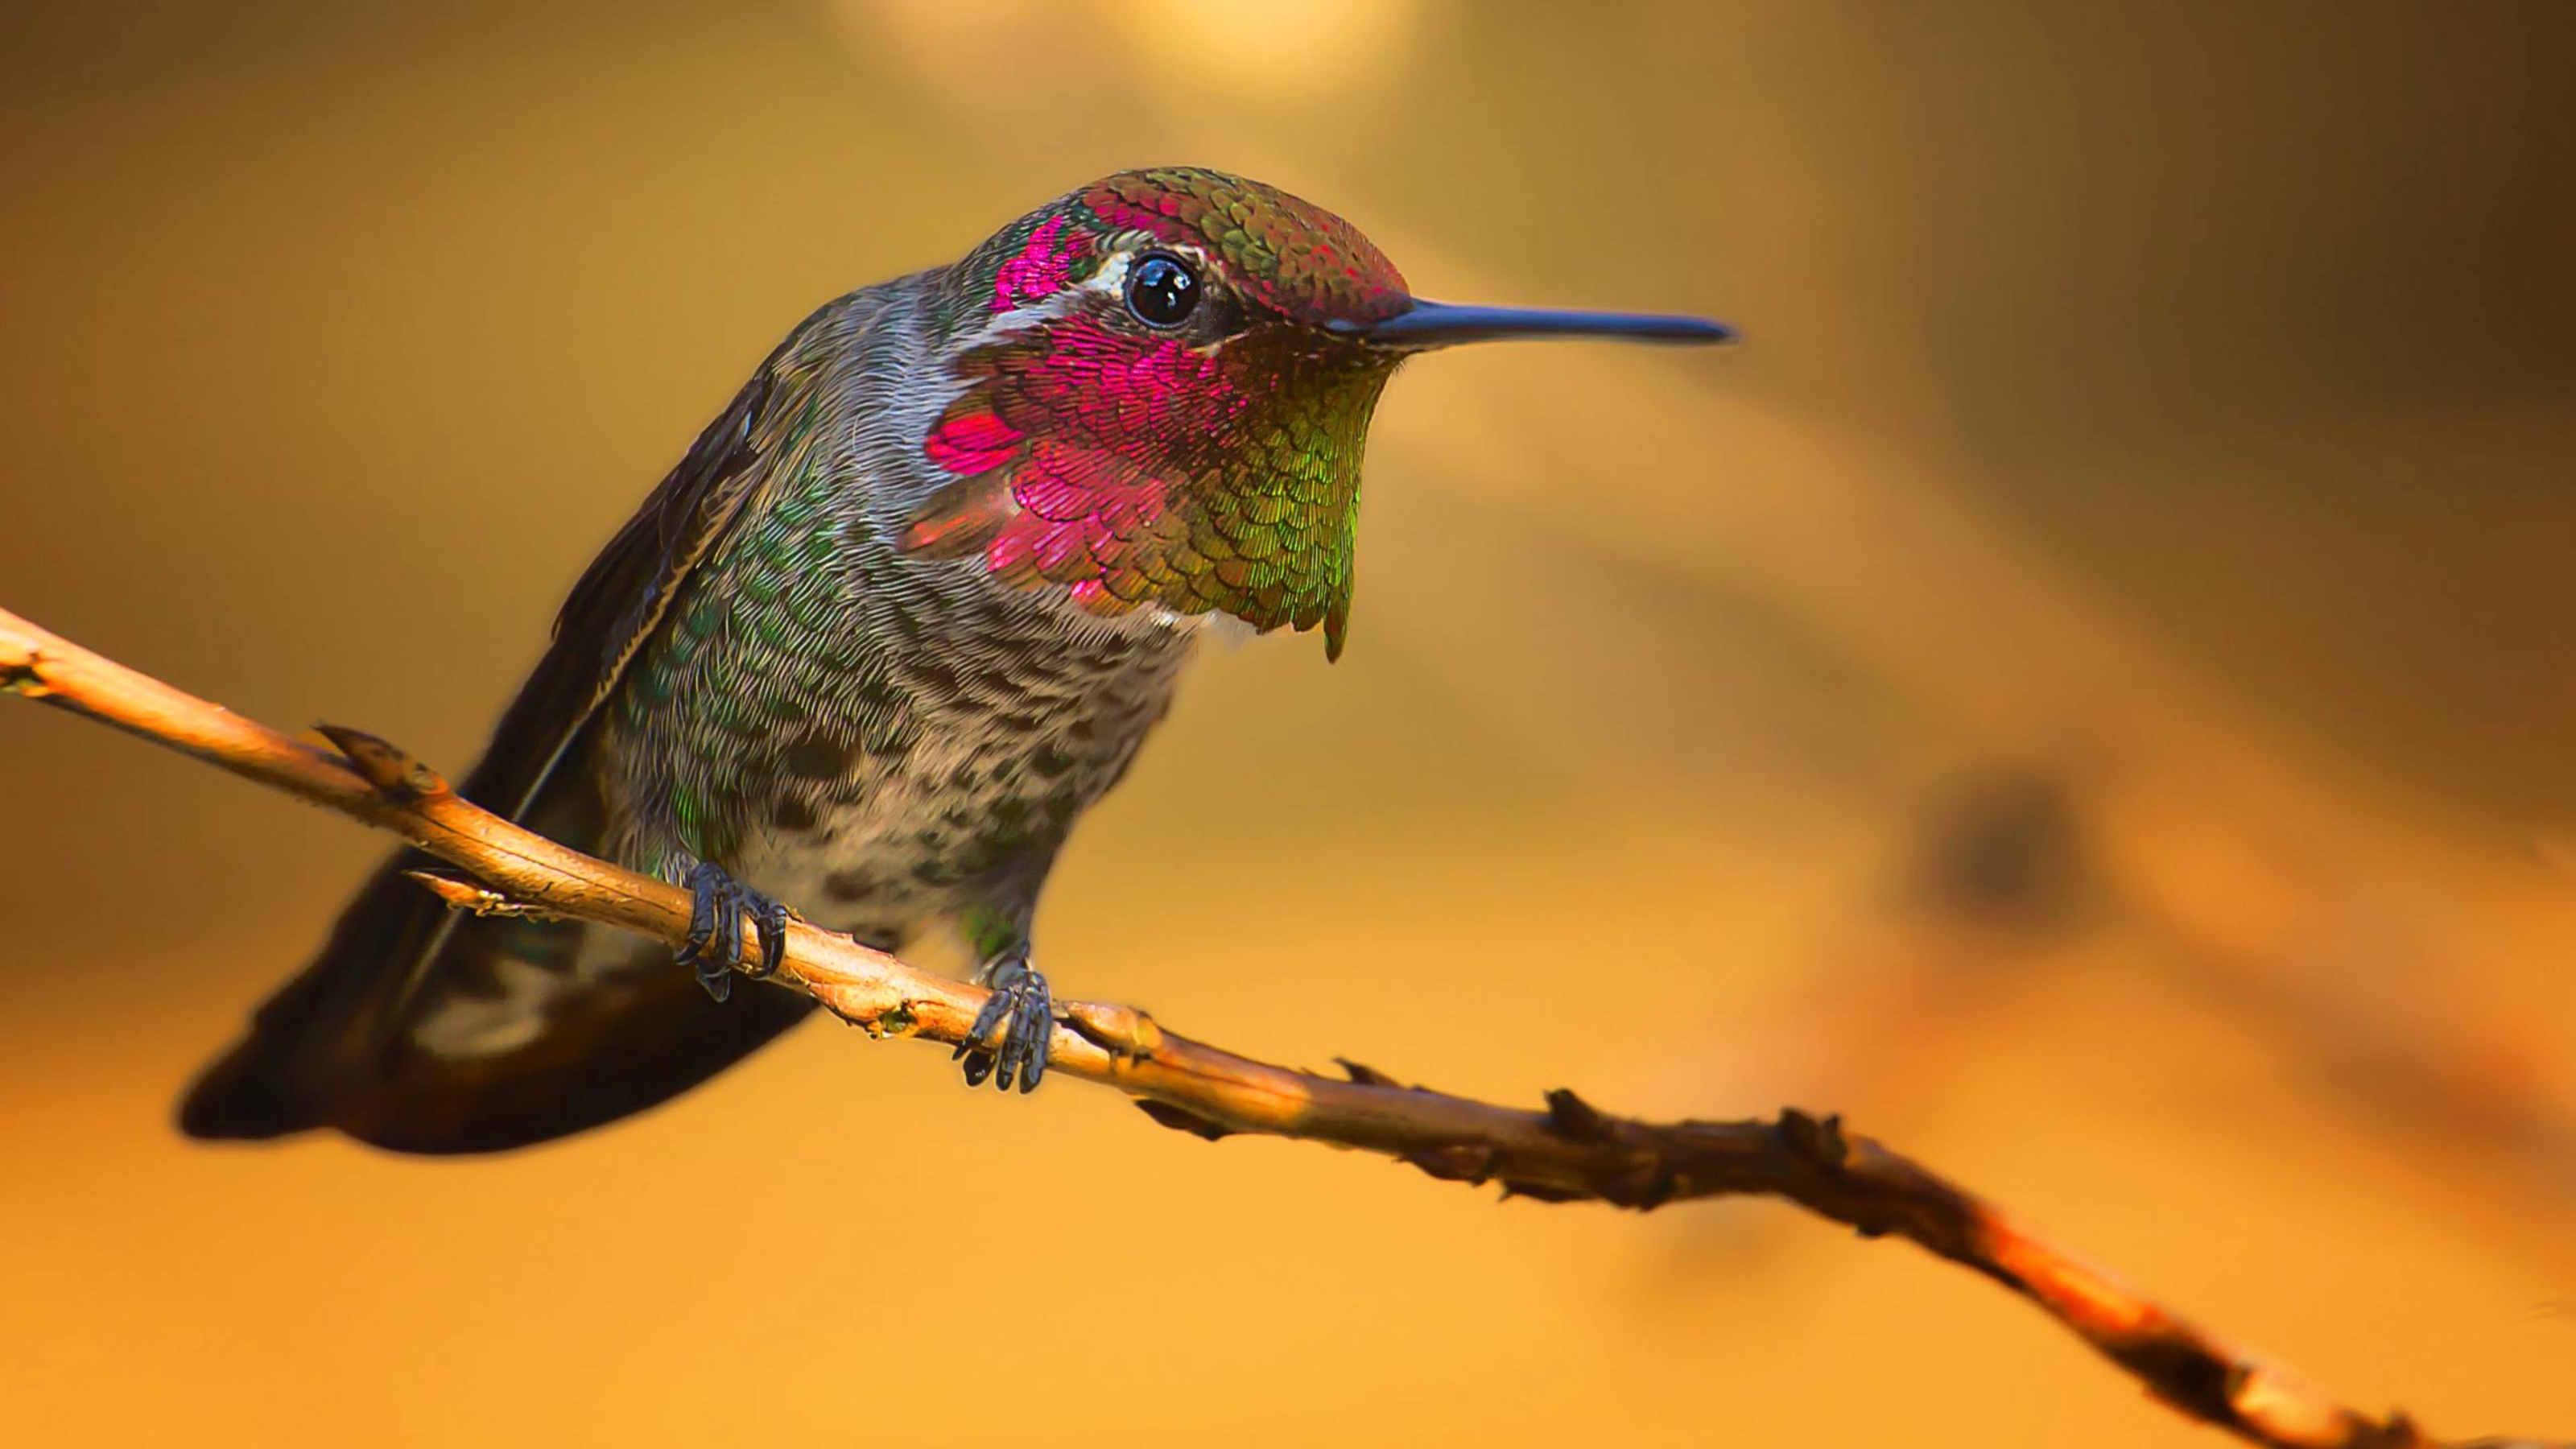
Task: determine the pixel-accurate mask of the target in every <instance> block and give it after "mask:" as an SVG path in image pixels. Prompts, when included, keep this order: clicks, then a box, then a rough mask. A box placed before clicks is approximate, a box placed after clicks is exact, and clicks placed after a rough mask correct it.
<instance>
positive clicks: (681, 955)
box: [672, 861, 791, 1001]
mask: <svg viewBox="0 0 2576 1449" xmlns="http://www.w3.org/2000/svg"><path fill="white" fill-rule="evenodd" d="M683 884H685V885H687V886H688V888H689V939H688V942H687V944H685V945H683V946H682V947H680V949H679V950H677V951H675V952H673V953H672V955H673V956H674V958H676V959H677V960H678V961H679V963H680V964H681V965H683V966H694V967H696V968H697V972H698V984H699V985H700V986H703V987H705V988H706V989H707V995H709V996H712V997H714V998H715V999H716V1000H718V1001H722V1000H724V999H725V998H726V997H727V996H729V995H731V994H732V992H733V977H734V968H735V967H736V966H739V965H754V966H755V967H756V969H754V970H752V972H751V974H752V975H753V976H767V975H770V974H771V973H772V972H775V971H776V970H777V969H778V966H779V963H780V962H782V961H784V960H786V959H787V922H788V921H789V919H791V913H790V912H789V911H788V909H787V908H786V907H785V906H782V905H780V904H779V903H778V902H776V901H773V900H771V899H770V898H769V897H767V896H765V895H762V894H761V893H760V892H758V891H756V890H753V889H752V888H751V887H749V886H747V885H744V884H743V883H742V882H741V881H738V880H735V879H734V878H733V877H732V876H730V875H728V874H726V873H725V870H724V868H723V867H722V866H719V865H714V864H710V863H708V862H706V861H700V862H699V863H697V864H696V865H693V866H691V867H689V874H688V876H687V877H686V879H685V880H684V881H683ZM744 921H749V922H751V927H752V931H753V933H754V934H755V935H757V936H758V937H759V938H760V959H759V961H758V962H757V963H752V962H748V961H746V960H745V959H744V958H743V957H742V955H741V952H742V924H743V922H744Z"/></svg>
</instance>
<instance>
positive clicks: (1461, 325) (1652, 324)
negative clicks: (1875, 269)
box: [1332, 297, 1735, 348]
mask: <svg viewBox="0 0 2576 1449" xmlns="http://www.w3.org/2000/svg"><path fill="white" fill-rule="evenodd" d="M1332 328H1333V330H1334V331H1337V332H1347V333H1349V334H1351V335H1352V336H1355V337H1363V338H1366V339H1367V340H1369V341H1371V342H1375V343H1380V344H1382V345H1385V346H1388V347H1404V348H1425V347H1447V346H1449V345H1450V344H1452V343H1456V342H1498V341H1502V340H1504V339H1507V338H1514V337H1601V338H1607V339H1609V340H1611V341H1614V342H1669V343H1685V344H1690V345H1694V346H1698V345H1705V344H1707V343H1711V342H1732V341H1734V340H1735V329H1734V328H1732V327H1729V326H1727V325H1726V324H1725V323H1722V322H1711V321H1709V320H1708V319H1707V318H1705V317H1677V316H1671V315H1662V314H1656V313H1651V312H1559V311H1556V310H1553V309H1551V308H1545V307H1461V306H1457V305H1455V304H1453V303H1449V302H1426V301H1424V300H1423V299H1422V298H1420V297H1416V298H1414V299H1413V305H1412V306H1411V307H1408V308H1406V309H1405V310H1404V311H1401V312H1398V313H1396V314H1395V315H1394V316H1392V317H1389V318H1387V319H1386V320H1385V321H1383V322H1335V323H1333V324H1332Z"/></svg>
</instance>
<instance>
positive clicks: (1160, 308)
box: [1127, 252, 1199, 327]
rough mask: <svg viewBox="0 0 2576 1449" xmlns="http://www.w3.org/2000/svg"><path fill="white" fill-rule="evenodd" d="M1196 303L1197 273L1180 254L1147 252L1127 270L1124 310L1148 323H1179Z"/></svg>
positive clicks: (1168, 324)
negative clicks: (1177, 255) (1125, 304)
mask: <svg viewBox="0 0 2576 1449" xmlns="http://www.w3.org/2000/svg"><path fill="white" fill-rule="evenodd" d="M1198 305H1199V277H1198V273H1196V272H1193V271H1191V270H1190V267H1189V263H1187V262H1184V261H1182V260H1181V259H1180V258H1179V257H1176V256H1172V255H1170V254H1169V253H1167V252H1150V253H1147V254H1146V255H1145V256H1143V257H1140V258H1138V259H1137V261H1136V265H1135V267H1134V268H1133V269H1132V270H1130V271H1129V272H1128V273H1127V310H1128V311H1130V312H1133V313H1135V314H1136V320H1137V321H1139V322H1142V323H1144V324H1145V325H1146V326H1148V327H1178V326H1180V325H1181V324H1182V323H1184V322H1186V321H1188V320H1190V313H1191V312H1193V311H1195V310H1197V308H1198Z"/></svg>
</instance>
